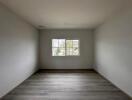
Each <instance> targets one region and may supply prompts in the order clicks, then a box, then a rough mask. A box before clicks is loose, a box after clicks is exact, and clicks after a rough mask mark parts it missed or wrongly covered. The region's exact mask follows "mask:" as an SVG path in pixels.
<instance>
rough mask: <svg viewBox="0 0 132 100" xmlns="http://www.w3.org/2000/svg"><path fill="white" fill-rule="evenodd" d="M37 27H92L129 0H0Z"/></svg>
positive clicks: (118, 9)
mask: <svg viewBox="0 0 132 100" xmlns="http://www.w3.org/2000/svg"><path fill="white" fill-rule="evenodd" d="M0 2H1V3H3V4H4V5H6V6H7V7H8V8H10V9H11V10H12V11H14V12H15V13H16V14H18V15H19V16H21V17H22V18H24V19H25V20H26V21H27V22H29V23H31V24H32V25H34V26H36V28H40V29H45V28H48V29H60V28H61V29H62V28H63V29H66V28H68V29H69V28H72V29H73V28H74V29H75V28H76V29H79V28H81V29H82V28H84V29H87V28H90V29H93V28H95V27H97V26H99V25H100V24H102V23H103V22H104V21H105V20H107V19H108V18H109V17H110V16H112V15H113V14H115V13H116V12H118V11H120V9H122V8H123V7H124V5H126V4H127V3H128V2H129V0H0Z"/></svg>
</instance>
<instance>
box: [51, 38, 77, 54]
mask: <svg viewBox="0 0 132 100" xmlns="http://www.w3.org/2000/svg"><path fill="white" fill-rule="evenodd" d="M79 54H80V53H79V40H66V39H52V56H79Z"/></svg>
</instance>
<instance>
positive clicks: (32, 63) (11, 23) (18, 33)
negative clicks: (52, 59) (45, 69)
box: [0, 4, 38, 97]
mask: <svg viewBox="0 0 132 100" xmlns="http://www.w3.org/2000/svg"><path fill="white" fill-rule="evenodd" d="M37 33H38V31H37V30H36V29H35V28H34V27H32V26H31V25H29V24H27V23H25V22H24V21H23V20H22V19H20V18H18V17H17V16H16V15H14V14H13V13H12V12H10V11H9V10H8V9H7V8H5V7H4V6H3V5H1V4H0V97H2V96H4V95H5V94H6V93H8V92H9V91H10V90H12V89H13V88H14V87H16V86H17V85H19V84H20V83H21V82H22V81H24V80H25V79H26V78H28V77H29V76H30V75H31V74H32V73H33V72H35V70H36V69H37V67H36V64H37V41H38V40H37V38H38V36H37Z"/></svg>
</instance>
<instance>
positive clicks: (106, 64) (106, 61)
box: [95, 6, 132, 96]
mask: <svg viewBox="0 0 132 100" xmlns="http://www.w3.org/2000/svg"><path fill="white" fill-rule="evenodd" d="M95 55H96V56H95V58H96V59H95V61H96V67H95V68H96V70H97V71H98V72H100V73H101V74H102V75H103V76H104V77H106V78H107V79H109V80H110V81H111V82H113V83H114V84H115V85H116V86H118V87H119V88H120V89H122V90H123V91H125V92H126V93H127V94H129V95H130V96H132V7H129V6H128V7H126V9H125V10H123V11H121V12H120V13H118V14H117V15H116V16H114V17H112V18H111V19H110V20H109V21H107V22H106V23H104V24H103V25H101V26H100V27H99V28H98V29H97V30H96V31H95Z"/></svg>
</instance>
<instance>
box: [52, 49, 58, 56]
mask: <svg viewBox="0 0 132 100" xmlns="http://www.w3.org/2000/svg"><path fill="white" fill-rule="evenodd" d="M57 54H58V48H52V56H57Z"/></svg>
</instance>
